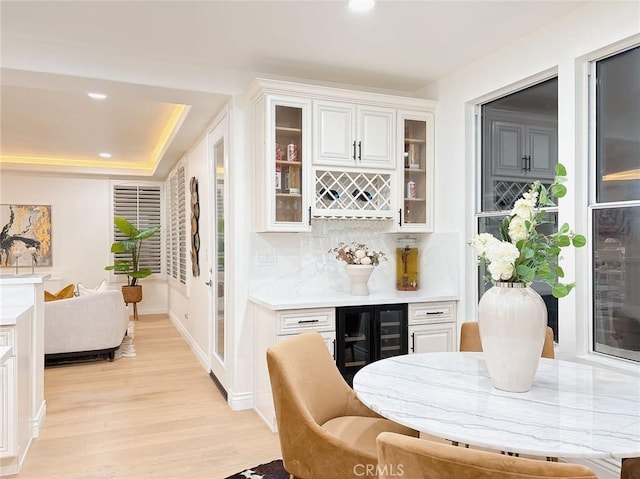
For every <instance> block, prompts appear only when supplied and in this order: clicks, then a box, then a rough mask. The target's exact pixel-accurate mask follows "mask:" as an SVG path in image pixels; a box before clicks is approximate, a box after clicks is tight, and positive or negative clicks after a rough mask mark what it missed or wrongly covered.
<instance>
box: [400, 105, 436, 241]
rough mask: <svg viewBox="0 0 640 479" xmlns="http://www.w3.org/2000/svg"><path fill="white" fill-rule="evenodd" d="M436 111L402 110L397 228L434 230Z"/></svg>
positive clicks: (421, 231)
mask: <svg viewBox="0 0 640 479" xmlns="http://www.w3.org/2000/svg"><path fill="white" fill-rule="evenodd" d="M433 121H434V117H433V113H428V112H426V113H416V112H411V111H399V112H398V138H399V140H400V141H399V142H398V151H397V156H398V158H399V159H400V164H399V165H398V171H400V173H401V174H399V175H398V178H399V184H398V188H397V191H398V205H399V208H398V221H397V223H396V224H397V228H396V230H397V231H403V232H416V233H430V232H432V231H433V197H434V196H433V169H434V168H433V167H434V164H433V158H434V135H433Z"/></svg>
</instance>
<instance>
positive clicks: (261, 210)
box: [256, 95, 311, 232]
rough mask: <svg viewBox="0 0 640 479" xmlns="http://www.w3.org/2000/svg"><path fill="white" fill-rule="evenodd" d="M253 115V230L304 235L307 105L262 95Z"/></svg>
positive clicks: (306, 218)
mask: <svg viewBox="0 0 640 479" xmlns="http://www.w3.org/2000/svg"><path fill="white" fill-rule="evenodd" d="M257 109H258V110H260V112H257V113H262V114H261V115H260V114H257V115H256V117H257V122H256V130H257V131H256V139H257V146H256V161H257V164H256V172H257V175H258V176H257V177H256V178H257V181H256V183H257V185H256V186H257V191H256V212H257V217H256V223H257V229H258V231H290V232H295V231H308V230H309V229H310V228H311V221H310V210H309V200H308V199H307V198H308V191H307V190H308V189H309V188H308V186H307V185H308V178H307V177H308V174H309V171H308V170H309V168H308V165H309V164H310V161H311V158H310V155H311V141H310V128H309V125H310V114H311V105H310V102H308V101H305V100H300V99H298V98H289V97H281V96H273V95H265V96H264V97H263V98H262V100H261V101H260V102H258V104H257ZM262 126H264V130H262ZM261 134H264V136H263V137H261ZM262 188H264V190H263V191H262V192H260V190H261V189H262Z"/></svg>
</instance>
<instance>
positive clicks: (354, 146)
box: [353, 140, 356, 161]
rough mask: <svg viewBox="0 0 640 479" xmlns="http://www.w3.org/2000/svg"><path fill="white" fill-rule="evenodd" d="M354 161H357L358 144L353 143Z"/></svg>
mask: <svg viewBox="0 0 640 479" xmlns="http://www.w3.org/2000/svg"><path fill="white" fill-rule="evenodd" d="M353 161H356V142H355V140H354V141H353Z"/></svg>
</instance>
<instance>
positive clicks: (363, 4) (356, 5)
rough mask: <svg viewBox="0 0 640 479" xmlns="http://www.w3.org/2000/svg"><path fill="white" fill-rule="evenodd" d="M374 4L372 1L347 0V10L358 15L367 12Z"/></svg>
mask: <svg viewBox="0 0 640 479" xmlns="http://www.w3.org/2000/svg"><path fill="white" fill-rule="evenodd" d="M374 3H375V2H374V0H349V9H350V10H351V11H352V12H358V13H363V12H368V11H369V10H371V9H372V8H373V5H374Z"/></svg>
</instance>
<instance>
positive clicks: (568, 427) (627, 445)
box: [353, 353, 640, 459]
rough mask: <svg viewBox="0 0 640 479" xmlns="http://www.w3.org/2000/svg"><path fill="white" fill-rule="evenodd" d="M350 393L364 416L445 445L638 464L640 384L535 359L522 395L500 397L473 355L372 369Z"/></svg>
mask: <svg viewBox="0 0 640 479" xmlns="http://www.w3.org/2000/svg"><path fill="white" fill-rule="evenodd" d="M353 387H354V390H355V391H356V393H357V395H358V398H359V399H360V400H361V401H362V402H363V403H364V404H366V405H367V406H369V407H370V408H371V409H373V410H374V411H376V412H377V413H379V414H381V415H382V416H384V417H387V418H389V419H391V420H393V421H396V422H398V423H400V424H403V425H405V426H408V427H411V428H414V429H417V430H419V431H421V432H425V433H428V434H433V435H435V436H438V437H442V438H446V439H449V440H451V441H458V442H461V443H466V444H471V445H474V446H479V447H487V448H490V449H494V450H498V451H501V450H503V451H510V452H517V453H521V454H533V455H536V456H543V457H544V456H551V457H566V458H571V457H573V458H577V457H583V458H593V459H597V458H624V457H640V379H639V378H636V377H632V376H627V375H624V374H620V373H616V372H612V371H610V370H607V369H603V368H599V367H597V366H590V365H585V364H579V363H574V362H569V361H560V360H552V359H544V358H543V359H541V360H540V364H539V367H538V371H537V373H536V378H535V381H534V384H533V387H532V389H531V390H530V391H528V392H526V393H510V392H505V391H500V390H498V389H495V388H493V387H492V386H491V381H490V379H489V375H488V372H487V369H486V365H485V362H484V359H483V358H482V354H481V353H424V354H409V355H404V356H396V357H393V358H389V359H383V360H380V361H376V362H374V363H371V364H369V365H367V366H365V367H364V368H363V369H361V370H360V371H358V373H356V375H355V377H354V380H353Z"/></svg>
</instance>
